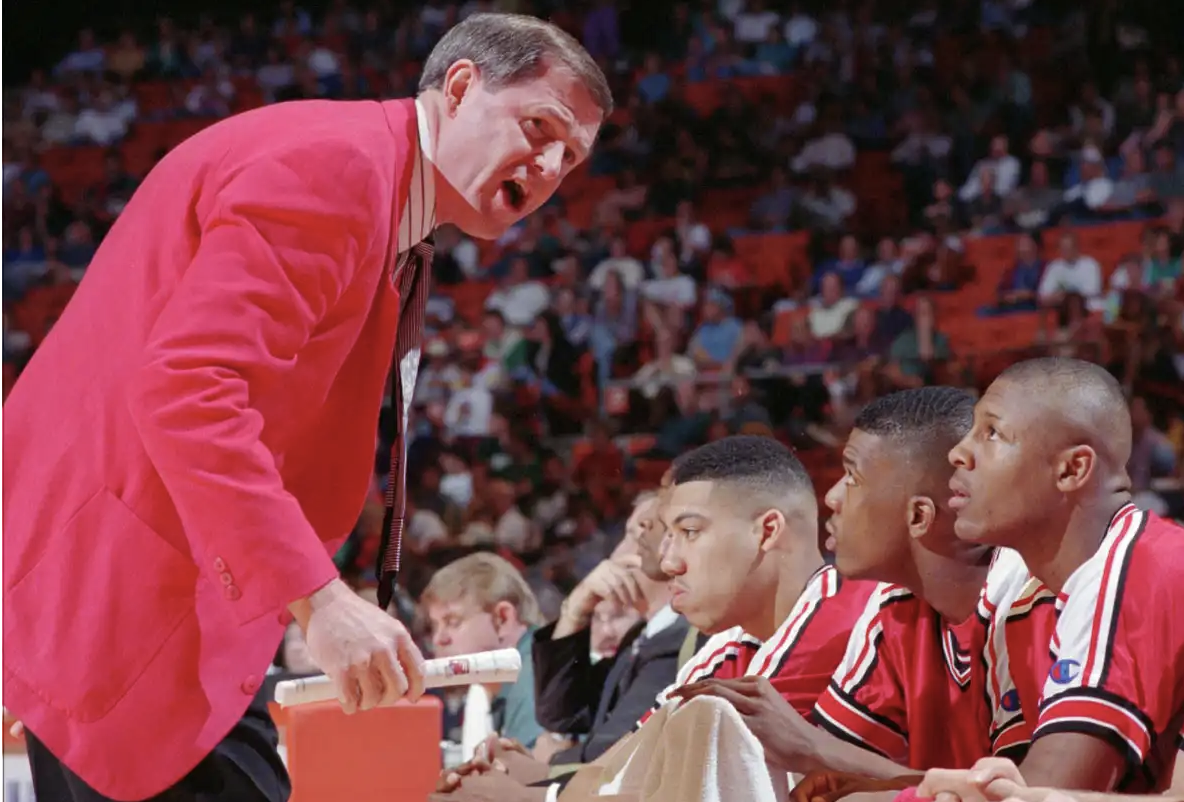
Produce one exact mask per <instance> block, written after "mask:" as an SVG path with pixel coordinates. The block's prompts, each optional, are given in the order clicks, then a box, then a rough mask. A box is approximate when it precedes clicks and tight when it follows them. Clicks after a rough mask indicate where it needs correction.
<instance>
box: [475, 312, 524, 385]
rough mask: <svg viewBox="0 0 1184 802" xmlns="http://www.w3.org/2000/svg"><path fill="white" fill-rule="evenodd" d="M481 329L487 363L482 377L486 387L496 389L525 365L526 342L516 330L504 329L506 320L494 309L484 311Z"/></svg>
mask: <svg viewBox="0 0 1184 802" xmlns="http://www.w3.org/2000/svg"><path fill="white" fill-rule="evenodd" d="M481 329H482V334H483V336H484V341H485V344H484V346H483V351H484V354H485V358H486V359H487V360H488V362H489V364H488V366H487V367H486V368H485V369H484V370H482V375H483V376H484V377H485V378H484V381H485V382H486V383H487V386H489V387H490V388H491V389H494V388H498V387H500V386H501V385H502V384H503V382H504V381H505V379H506V377H508V376H509V375H510V374H512V373H514V372H515V371H517V370H518V369H519V368H522V367H524V366H525V365H526V360H527V347H526V341H525V340H524V339H523V337H522V334H521V333H520V332H519V331H518V330H517V329H509V328H507V327H506V319H505V318H504V317H502V313H501V312H499V311H497V310H496V309H487V310H485V315H484V317H482V320H481Z"/></svg>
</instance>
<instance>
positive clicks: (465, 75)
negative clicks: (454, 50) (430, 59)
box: [442, 58, 478, 115]
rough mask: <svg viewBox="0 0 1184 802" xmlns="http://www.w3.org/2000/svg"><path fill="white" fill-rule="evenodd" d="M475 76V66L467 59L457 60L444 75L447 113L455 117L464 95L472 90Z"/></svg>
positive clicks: (476, 76)
mask: <svg viewBox="0 0 1184 802" xmlns="http://www.w3.org/2000/svg"><path fill="white" fill-rule="evenodd" d="M477 78H478V75H477V65H476V64H474V63H473V62H471V61H469V60H468V59H467V58H462V59H457V60H456V61H454V62H452V66H451V67H449V68H448V70H447V71H446V72H445V73H444V86H443V87H442V89H443V90H444V99H445V105H446V106H447V109H448V113H449V114H450V115H455V114H456V110H457V109H458V108H459V107H460V104H461V102H462V101H463V100H464V99H465V95H466V94H468V92H469V90H470V89H472V88H473V85H474V84H475V82H476V80H477Z"/></svg>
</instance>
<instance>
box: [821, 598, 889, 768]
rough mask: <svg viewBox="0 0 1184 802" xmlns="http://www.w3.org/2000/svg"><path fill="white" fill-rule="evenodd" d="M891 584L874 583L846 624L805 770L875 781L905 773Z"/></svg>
mask: <svg viewBox="0 0 1184 802" xmlns="http://www.w3.org/2000/svg"><path fill="white" fill-rule="evenodd" d="M893 593H894V592H893V591H892V590H891V588H889V587H886V586H880V587H879V588H878V589H877V590H876V592H874V593H873V594H872V595H871V598H869V599H868V602H867V606H866V607H865V608H864V611H863V613H862V614H861V615H860V616H859V619H858V620H857V621H856V622H855V626H854V627H852V628H851V635H850V637H849V638H848V639H847V650H846V653H845V654H844V655H843V659H842V660H841V661H840V662H839V665H838V667H837V668H836V669H835V672H834V675H833V676H832V678H831V681H830V684H828V685H827V687H826V690H824V691H823V692H822V694H821V695H820V696H819V697H818V702H817V703H816V704H815V706H814V712H813V716H812V719H813V721H814V723H815V724H816V725H817V727H815V728H814V729H813V730H812V732H811V737H810V739H809V741H810V749H809V752H810V754H808V755H807V756H806V757H808V758H809V763H810V766H809V768H810V769H812V770H813V769H828V770H831V771H840V772H850V773H854V774H861V775H865V776H869V777H875V778H877V779H888V778H891V777H899V776H900V775H902V774H908V773H910V770H909V769H908V768H907V767H906V766H905V764H906V763H907V761H908V758H909V739H908V726H907V717H906V710H907V701H906V695H905V691H904V688H903V687H902V686H901V683H900V681H899V679H898V677H897V673H896V670H895V665H894V664H895V663H896V662H897V660H898V659H899V657H898V655H897V654H896V649H895V648H894V646H895V644H894V643H893V641H894V640H895V639H896V638H894V636H893V632H898V630H895V629H894V627H893V623H892V619H891V614H890V612H889V610H888V609H887V608H888V607H889V605H891V604H892V602H893V600H894V598H895V597H894V595H893Z"/></svg>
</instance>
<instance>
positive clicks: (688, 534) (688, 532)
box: [682, 529, 699, 540]
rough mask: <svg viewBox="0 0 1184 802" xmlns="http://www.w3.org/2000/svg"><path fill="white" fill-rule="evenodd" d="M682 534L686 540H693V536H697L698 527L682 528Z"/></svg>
mask: <svg viewBox="0 0 1184 802" xmlns="http://www.w3.org/2000/svg"><path fill="white" fill-rule="evenodd" d="M682 536H683V537H685V538H686V539H687V540H694V539H695V538H697V537H698V536H699V530H698V529H684V530H682Z"/></svg>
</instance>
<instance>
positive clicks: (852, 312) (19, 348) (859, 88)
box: [3, 0, 1184, 667]
mask: <svg viewBox="0 0 1184 802" xmlns="http://www.w3.org/2000/svg"><path fill="white" fill-rule="evenodd" d="M125 5H127V4H125ZM1170 6H1171V4H1155V3H1150V2H1124V3H1119V2H1117V1H1116V0H1099V2H1095V3H1089V4H1082V3H1070V2H1060V1H1059V0H941V2H938V0H909V1H908V2H906V1H905V0H900V1H899V2H886V1H885V0H879V1H878V2H877V0H825V2H822V1H821V0H819V1H818V2H814V1H813V0H693V1H688V2H670V1H669V0H646V2H644V3H642V2H634V3H624V2H612V0H535V1H534V2H531V0H494V1H492V2H483V1H482V0H468V2H443V1H442V0H427V2H424V3H419V4H416V5H414V6H413V5H412V4H403V3H395V2H391V0H377V2H373V3H366V2H364V0H359V2H358V3H353V2H351V0H331V2H328V3H327V4H326V3H318V4H315V5H314V4H309V5H307V6H305V5H299V4H297V3H295V2H292V0H286V1H285V2H281V3H279V4H278V5H273V4H262V3H258V4H254V5H251V4H247V5H242V4H239V5H238V6H236V9H237V10H236V11H234V12H233V13H225V14H223V13H216V12H211V13H205V14H199V13H194V14H192V15H188V14H187V13H186V12H183V8H187V6H178V7H177V9H175V10H174V9H172V8H170V9H168V10H167V13H169V14H173V15H174V16H170V17H164V16H161V17H155V18H154V17H153V16H152V14H153V13H154V12H152V11H148V12H147V13H143V14H141V15H139V16H136V15H134V14H128V15H125V16H126V17H127V18H126V19H124V20H121V21H120V24H121V25H122V24H126V27H122V28H119V27H112V28H107V29H103V28H101V27H96V28H95V29H86V30H82V31H79V32H77V37H76V41H75V43H74V45H73V48H72V49H70V50H69V51H68V52H63V53H60V54H57V55H55V56H54V58H55V59H56V60H46V61H44V63H33V62H31V63H30V64H28V65H27V66H28V67H29V69H28V70H25V71H22V72H21V76H22V77H21V81H22V83H21V84H20V85H15V84H14V85H7V86H6V89H5V92H4V119H3V143H4V145H3V147H4V215H3V226H4V252H3V302H4V329H3V332H4V379H5V389H6V390H7V388H8V387H9V386H11V383H12V382H13V381H15V380H16V379H17V377H18V375H19V372H20V369H21V367H22V365H23V364H24V363H25V362H26V361H27V360H28V358H29V355H30V354H31V353H32V352H33V350H34V349H35V348H36V347H37V345H38V343H39V342H40V341H41V340H42V339H43V338H44V337H45V336H46V334H47V333H48V331H49V329H50V327H51V326H52V324H53V321H54V319H55V318H56V316H57V315H58V314H60V312H61V309H62V308H63V306H64V304H65V303H66V302H67V301H68V300H69V297H70V295H71V292H72V291H73V288H74V287H75V286H76V285H77V283H78V282H79V281H82V280H85V275H86V269H87V264H88V262H89V260H90V258H91V257H92V256H93V254H94V252H95V249H96V248H97V247H98V246H99V243H100V242H101V241H102V238H103V236H104V234H105V232H106V231H107V230H108V229H109V228H110V227H111V226H112V225H113V224H114V222H115V221H116V219H117V218H118V216H119V213H120V211H121V209H122V208H123V206H124V204H125V203H126V202H127V200H128V198H129V197H130V196H131V194H132V192H134V191H135V188H136V186H137V184H138V182H139V180H140V179H141V178H142V177H143V175H144V173H145V172H146V171H147V170H148V169H150V168H151V166H152V164H153V163H154V162H155V161H156V160H158V159H160V158H161V157H162V156H163V155H164V154H165V153H166V152H167V150H168V148H169V147H171V146H172V145H174V144H176V143H177V142H178V141H180V139H182V138H184V137H185V136H188V135H190V134H191V133H193V132H194V131H196V130H199V129H200V128H202V127H204V126H206V125H209V124H211V123H213V122H216V121H217V120H218V119H219V118H222V117H225V116H227V115H230V114H232V113H235V112H239V111H243V110H246V109H249V108H252V107H256V106H260V105H263V104H267V103H273V102H280V101H285V100H294V99H304V98H334V99H341V100H363V99H372V98H391V97H404V96H408V95H411V94H413V93H414V88H415V85H416V80H417V77H418V71H419V64H420V61H421V59H422V58H423V57H424V56H425V55H426V54H427V52H428V51H429V49H430V48H431V47H432V45H433V44H434V42H435V41H436V40H437V39H438V38H439V37H440V35H441V34H442V32H443V31H445V30H447V29H448V27H449V26H450V25H452V24H453V23H455V21H457V20H458V19H462V18H464V17H465V16H466V15H468V14H471V13H473V12H475V11H480V10H504V11H523V12H528V13H535V14H538V15H540V16H546V17H549V18H551V19H553V20H555V21H557V22H558V23H560V24H561V25H562V26H563V27H565V28H566V29H567V30H569V31H570V32H572V33H573V34H574V35H576V36H577V37H578V38H580V39H581V41H582V42H583V43H584V44H585V45H586V47H587V48H588V49H589V51H590V52H591V53H592V54H593V55H594V56H595V57H596V58H597V59H598V60H600V61H601V62H602V63H603V65H604V66H605V69H606V72H607V74H608V75H609V76H610V78H611V80H612V82H613V85H614V91H615V93H616V96H617V103H618V106H619V111H618V112H617V113H615V114H614V115H613V117H612V119H611V121H610V123H609V124H607V125H606V126H605V128H604V130H603V132H602V134H601V138H600V142H599V144H598V146H597V150H596V152H595V154H594V156H593V157H592V158H591V160H590V163H589V164H588V165H587V166H586V168H582V169H581V170H580V171H579V172H578V173H577V174H575V175H573V177H572V178H571V179H569V180H568V182H567V183H566V184H565V186H564V188H563V190H562V191H561V193H560V195H559V196H557V197H556V198H555V199H554V200H553V201H552V202H551V203H549V204H548V205H547V206H546V207H544V208H543V209H542V210H541V211H539V212H538V213H537V214H535V215H533V216H532V217H530V218H529V219H527V220H525V221H523V222H522V224H521V225H519V226H517V227H516V228H515V229H513V230H512V231H510V232H509V233H508V234H507V235H506V236H504V237H503V238H502V239H501V240H499V241H497V242H492V243H486V242H474V241H471V240H469V239H467V238H466V237H464V236H463V235H462V234H460V233H459V232H457V231H455V230H449V229H441V230H438V231H437V232H436V237H435V245H436V261H435V265H434V275H435V282H436V283H435V289H434V293H433V298H432V301H431V303H430V304H429V317H430V324H429V325H430V336H429V341H428V345H427V348H426V352H425V359H424V363H423V366H422V368H421V372H420V380H419V386H418V389H417V392H416V396H415V407H416V412H415V415H414V419H415V438H414V441H413V443H412V445H411V468H410V471H409V473H410V477H411V478H410V482H411V493H410V497H411V509H410V513H411V519H410V527H409V530H408V537H407V540H408V542H407V543H406V549H407V552H409V555H410V559H408V560H406V564H407V568H406V569H405V570H404V571H403V574H402V578H403V581H404V584H405V588H404V591H405V593H404V596H403V598H401V600H400V603H401V604H402V605H403V613H404V614H405V615H406V617H407V619H408V620H409V621H420V622H422V621H423V620H424V616H422V615H417V614H416V610H415V600H416V599H417V598H418V597H419V595H420V594H421V592H422V590H423V588H424V587H425V585H426V583H427V582H428V581H429V579H430V577H431V575H432V573H433V571H434V570H435V569H436V568H438V567H439V566H442V565H444V564H446V563H448V562H451V561H452V560H454V559H456V558H457V557H459V556H461V555H464V554H466V553H468V552H471V551H474V550H490V551H496V552H498V553H500V554H501V555H502V556H504V557H506V558H507V559H508V560H510V561H511V562H512V563H513V564H515V565H517V566H518V567H519V568H520V569H521V570H522V572H523V574H524V575H525V577H526V578H527V580H528V582H529V585H530V587H531V589H532V591H533V594H534V596H535V598H536V599H537V603H538V608H539V609H538V612H539V617H540V619H551V618H554V616H555V615H556V613H557V609H558V605H559V603H560V602H561V601H562V600H563V598H564V596H565V595H566V594H567V593H568V592H569V591H570V590H571V589H572V588H573V587H574V585H575V583H577V582H578V581H579V579H580V578H581V577H582V576H584V575H585V574H586V573H587V572H588V571H590V570H591V569H592V568H593V567H594V566H596V565H597V564H598V563H599V562H600V561H601V560H602V559H604V558H605V556H606V555H608V554H609V553H610V551H611V550H612V549H613V547H614V546H615V545H616V543H617V541H618V540H619V539H620V535H621V533H622V531H623V527H624V523H625V521H626V519H627V517H628V515H629V513H630V510H631V505H632V502H633V499H634V497H635V495H636V494H637V493H638V491H639V490H643V489H648V488H652V487H654V486H655V485H656V484H657V481H658V478H659V477H660V476H661V474H662V472H663V471H664V470H665V467H666V465H667V463H668V461H669V459H670V458H671V457H672V456H674V455H676V454H678V453H680V452H681V451H683V450H685V449H687V448H688V447H691V446H694V445H697V444H701V443H703V442H706V441H708V440H711V439H713V438H716V437H719V436H721V435H723V434H725V433H736V432H747V433H753V432H758V433H764V434H768V435H770V436H775V437H778V438H781V439H783V440H786V441H787V442H790V443H792V444H793V445H794V446H795V447H796V448H797V449H798V451H799V453H800V455H801V456H802V459H803V461H805V462H806V464H807V465H808V466H809V467H810V468H811V470H812V472H814V475H815V480H816V483H817V486H818V488H819V490H820V492H821V491H824V490H825V489H826V487H828V486H829V484H830V482H831V481H833V478H834V477H835V475H836V474H837V472H838V470H839V469H838V462H837V452H836V448H835V446H836V444H838V443H840V442H841V440H842V438H843V437H844V435H845V432H846V428H847V427H848V426H849V422H850V421H851V419H852V418H853V415H854V413H856V412H857V411H858V409H859V408H860V406H861V405H862V404H864V403H866V402H867V401H868V400H869V399H871V398H873V397H874V396H876V395H877V394H880V393H883V392H886V391H889V390H891V389H896V388H905V387H914V386H919V385H921V384H924V383H932V382H939V383H946V384H954V385H958V386H962V387H966V388H971V389H980V388H983V387H985V385H986V384H987V383H989V381H990V380H991V378H993V376H994V375H995V374H996V373H998V371H999V370H1000V369H1002V368H1003V367H1004V366H1006V365H1007V364H1009V363H1010V362H1011V361H1014V360H1016V359H1019V358H1023V357H1027V356H1033V355H1037V354H1043V353H1056V354H1065V355H1075V356H1079V357H1083V358H1087V359H1091V360H1094V361H1097V362H1099V363H1102V364H1104V365H1106V366H1107V367H1108V368H1109V369H1110V370H1111V371H1112V372H1113V373H1114V374H1115V375H1116V376H1117V377H1118V378H1119V379H1120V380H1121V381H1122V383H1123V384H1124V386H1126V387H1127V388H1128V390H1129V392H1130V393H1131V396H1132V399H1133V410H1134V417H1135V420H1134V424H1135V433H1136V446H1135V452H1134V455H1133V457H1132V460H1131V464H1130V466H1129V468H1130V474H1131V478H1132V482H1133V484H1134V488H1135V490H1136V491H1137V492H1138V493H1139V494H1140V496H1141V499H1140V500H1141V501H1142V502H1143V503H1144V505H1146V506H1151V507H1153V508H1155V509H1157V510H1160V511H1162V512H1164V513H1166V514H1172V515H1175V516H1177V517H1179V516H1181V515H1184V505H1182V498H1181V493H1180V477H1181V465H1184V460H1182V459H1181V453H1182V450H1184V381H1182V378H1184V280H1182V278H1181V273H1182V269H1181V253H1182V250H1184V61H1182V58H1181V56H1182V54H1184V48H1182V47H1181V39H1182V38H1184V25H1181V24H1180V23H1179V16H1178V15H1176V16H1173V12H1172V9H1171V8H1170ZM244 9H249V10H245V11H244ZM162 13H164V11H163V10H162ZM1165 15H1166V16H1165ZM5 77H6V84H8V83H11V79H12V78H14V77H15V76H14V73H13V71H12V70H6V76H5ZM392 424H393V416H392V418H391V419H390V420H384V421H383V425H382V426H381V427H380V436H379V438H378V439H379V447H378V449H377V453H376V455H375V479H374V493H373V499H372V501H371V502H370V503H369V504H368V505H367V509H366V511H365V512H364V513H363V516H362V518H361V520H360V521H359V523H358V527H357V529H356V530H355V532H354V533H353V534H352V535H351V537H350V539H349V541H348V542H347V543H346V545H345V546H344V547H343V548H342V550H341V552H340V553H339V554H338V562H339V565H340V566H341V568H342V570H343V572H344V573H345V574H346V575H347V576H349V577H350V578H351V579H352V580H353V581H355V582H357V583H358V585H359V586H360V587H364V586H365V585H366V584H367V583H368V582H369V581H371V580H372V579H373V576H372V568H373V562H374V552H375V549H376V543H377V530H378V527H379V526H380V523H381V517H382V508H381V495H380V494H381V492H382V489H383V488H382V483H383V481H384V479H383V474H384V472H385V470H384V469H385V466H386V465H387V464H388V462H387V460H388V456H389V455H388V452H389V442H390V431H389V426H390V425H392ZM610 624H611V622H605V631H606V632H609V633H610V636H608V637H606V639H605V641H604V643H603V645H602V647H601V648H602V649H603V650H605V651H611V648H612V638H611V632H612V627H611V626H610ZM418 631H419V632H420V633H421V636H422V637H423V638H424V640H425V645H427V646H428V648H429V649H430V648H431V646H430V636H429V635H428V632H427V629H426V628H422V627H421V628H420V629H419V630H418ZM290 659H291V660H293V661H297V662H298V660H299V657H292V658H290ZM293 667H296V666H293Z"/></svg>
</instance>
